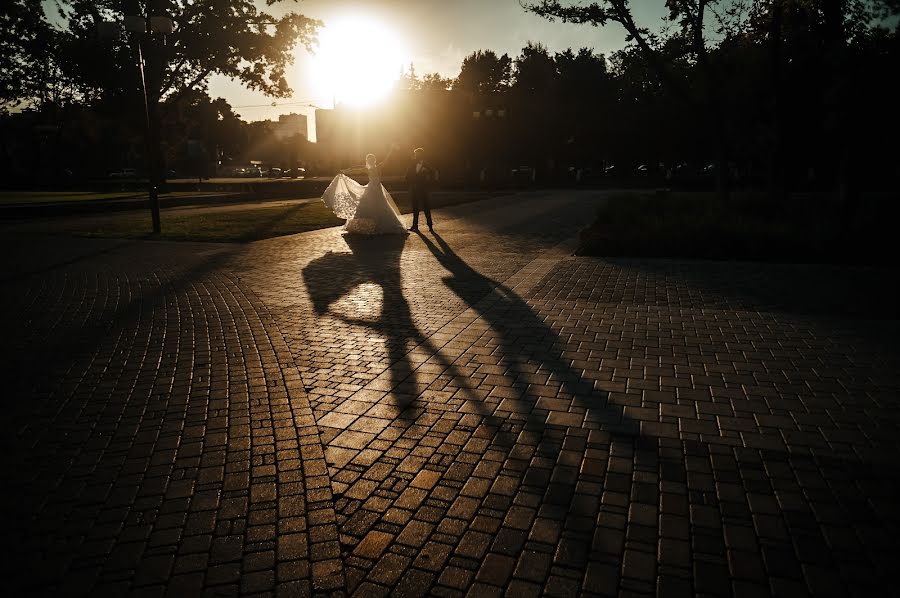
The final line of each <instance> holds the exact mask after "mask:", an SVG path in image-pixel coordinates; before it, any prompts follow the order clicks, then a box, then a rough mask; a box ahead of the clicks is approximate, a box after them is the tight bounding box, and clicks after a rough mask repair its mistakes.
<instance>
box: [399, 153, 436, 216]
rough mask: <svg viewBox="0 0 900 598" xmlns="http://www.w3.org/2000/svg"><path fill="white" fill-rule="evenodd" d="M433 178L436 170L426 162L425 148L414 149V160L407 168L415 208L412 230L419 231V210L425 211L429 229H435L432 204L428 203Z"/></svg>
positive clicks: (407, 180)
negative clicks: (432, 219)
mask: <svg viewBox="0 0 900 598" xmlns="http://www.w3.org/2000/svg"><path fill="white" fill-rule="evenodd" d="M433 179H434V170H433V169H432V168H431V166H430V165H429V164H428V163H427V162H425V150H424V149H422V148H421V147H420V148H418V149H416V150H415V151H413V161H412V162H411V163H410V165H409V168H407V169H406V183H407V184H408V185H409V195H410V197H411V198H412V209H413V223H412V226H411V227H409V230H411V231H414V232H418V231H419V210H424V211H425V221H426V222H427V223H428V230H434V229H433V228H432V226H431V206H429V205H428V187H429V185H430V184H431V181H432V180H433Z"/></svg>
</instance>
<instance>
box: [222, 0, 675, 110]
mask: <svg viewBox="0 0 900 598" xmlns="http://www.w3.org/2000/svg"><path fill="white" fill-rule="evenodd" d="M260 4H263V3H262V2H261V3H260ZM634 4H635V5H636V6H637V7H639V8H636V14H637V16H638V18H639V19H640V20H641V21H643V22H644V23H647V24H650V25H652V26H653V27H654V28H655V26H656V24H657V23H658V22H659V21H658V17H659V16H660V15H662V14H663V4H664V3H663V1H662V0H641V1H640V2H635V3H634ZM267 10H272V11H273V12H275V13H276V14H277V13H279V12H283V11H287V10H297V11H298V12H301V13H303V14H305V15H307V16H310V17H315V18H318V19H321V20H322V21H324V22H325V25H326V27H327V26H328V25H329V24H339V23H342V22H346V21H347V20H348V19H352V20H353V21H354V23H355V24H356V26H355V28H354V30H355V31H359V30H360V27H359V23H360V22H372V23H373V31H375V32H376V34H375V35H374V36H373V37H376V38H377V37H379V36H390V38H391V39H390V43H389V44H388V45H390V46H391V47H392V48H394V51H392V52H391V53H390V55H391V56H396V55H398V54H399V55H401V56H402V59H405V60H403V61H404V62H412V63H413V64H414V65H415V69H416V72H417V73H418V74H420V75H421V74H425V73H430V72H438V73H440V74H441V75H443V76H446V77H455V76H456V75H457V74H458V73H459V65H460V63H461V62H462V59H463V57H464V56H466V55H467V54H469V53H471V52H472V51H474V50H478V49H492V50H495V51H497V52H498V53H504V52H507V53H509V54H510V56H515V55H516V54H518V52H519V51H520V50H521V48H522V47H523V46H524V45H525V44H526V43H527V42H528V41H529V40H532V41H539V42H541V43H543V44H545V45H546V46H548V48H549V49H550V50H551V51H557V50H563V49H565V48H568V47H573V48H578V47H582V46H589V47H593V48H594V49H596V50H597V51H599V52H610V51H613V50H617V49H619V48H621V47H622V46H623V44H624V38H625V36H624V32H623V30H622V29H621V27H619V26H618V25H615V24H613V25H609V26H607V27H606V28H593V27H590V26H578V25H571V24H570V25H565V24H562V23H559V22H557V23H550V22H548V21H546V20H545V19H541V18H539V17H537V16H535V15H533V14H530V13H526V12H525V11H524V10H523V9H522V7H521V6H520V5H519V1H518V0H367V1H360V0H356V1H352V0H303V1H301V2H298V3H291V2H285V3H282V4H280V5H275V6H274V7H271V8H269V9H267ZM335 26H337V25H335ZM371 43H373V42H371V41H368V42H366V43H365V44H362V45H363V46H364V47H368V46H366V44H371ZM383 45H384V44H378V45H374V46H371V51H363V50H360V55H359V59H358V62H356V61H353V62H351V64H350V66H349V67H345V68H350V69H356V68H358V69H361V70H363V69H366V70H368V69H372V68H377V69H382V70H384V69H385V68H387V69H388V70H389V71H390V72H393V71H394V69H393V68H392V67H391V66H390V65H386V64H384V63H385V60H384V59H382V60H381V61H380V62H379V61H378V59H377V58H372V56H376V57H377V56H379V55H380V53H381V47H382V46H383ZM332 48H333V43H332ZM297 54H298V55H297V61H296V63H295V64H294V66H293V68H292V69H291V71H290V74H289V77H288V81H289V83H290V85H291V87H292V88H293V90H294V96H293V97H292V98H283V99H273V98H268V97H266V96H264V95H262V94H260V93H255V92H251V91H247V90H245V89H243V88H242V87H241V86H240V85H239V84H238V83H235V82H232V81H229V80H227V79H224V78H221V77H218V78H214V79H213V80H212V81H211V83H210V94H211V95H213V96H214V97H215V96H221V97H224V98H226V99H227V100H228V101H229V102H230V103H231V104H232V105H233V106H235V107H236V112H238V113H239V114H241V116H242V117H243V118H244V119H246V120H261V119H265V118H277V117H278V115H279V114H285V113H289V112H302V113H306V114H311V113H312V110H313V109H312V108H309V107H304V106H302V105H301V103H304V102H309V103H311V104H315V105H317V106H320V107H331V104H332V97H331V94H329V93H328V92H327V91H326V90H325V88H326V87H328V86H327V85H323V83H322V77H323V75H322V71H323V66H326V65H328V66H330V65H331V64H333V60H331V61H329V60H328V59H327V57H325V56H322V57H320V58H313V57H312V56H310V55H309V54H308V53H307V52H306V51H305V50H304V49H302V48H298V50H297ZM317 60H318V61H319V62H318V63H317V62H316V61H317ZM367 60H369V61H374V64H369V65H368V66H367ZM393 60H397V59H392V60H391V61H393ZM342 64H346V61H344V63H342ZM397 71H398V72H399V65H398V68H397ZM334 76H335V73H331V77H332V78H333V77H334ZM340 76H341V77H346V78H347V79H349V80H353V79H355V78H359V74H358V73H355V72H346V73H341V75H340ZM272 102H275V103H276V104H278V105H276V106H274V107H273V106H271V103H272Z"/></svg>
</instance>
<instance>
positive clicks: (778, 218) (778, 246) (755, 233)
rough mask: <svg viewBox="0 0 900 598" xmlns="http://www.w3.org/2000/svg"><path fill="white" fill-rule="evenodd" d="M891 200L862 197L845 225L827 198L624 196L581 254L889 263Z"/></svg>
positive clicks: (604, 213)
mask: <svg viewBox="0 0 900 598" xmlns="http://www.w3.org/2000/svg"><path fill="white" fill-rule="evenodd" d="M897 212H898V206H897V201H896V198H893V197H888V196H883V195H882V196H876V195H869V196H864V197H863V198H862V199H861V200H860V201H859V203H858V207H857V209H856V213H855V216H854V218H853V220H852V222H851V223H850V224H849V226H844V219H845V212H844V211H843V209H842V206H841V205H840V204H839V203H838V202H837V201H836V200H835V199H834V196H832V195H827V194H795V195H792V196H791V197H789V198H788V199H786V200H785V201H784V202H781V203H780V204H773V203H772V202H770V201H768V197H767V196H766V195H765V194H761V193H736V194H734V195H733V197H732V199H731V200H730V201H727V202H723V201H721V200H719V199H718V198H717V197H716V196H715V195H714V194H712V193H671V192H669V193H661V194H656V193H647V192H644V193H641V192H634V193H622V194H618V195H615V196H613V197H611V198H610V199H609V201H608V202H607V203H605V204H604V206H603V207H601V208H600V210H599V212H598V214H597V219H596V220H595V221H594V223H593V224H591V225H590V226H589V227H588V228H586V229H585V230H584V231H582V233H581V246H580V248H579V250H578V254H579V255H598V256H609V257H612V256H622V257H626V256H627V257H660V258H699V259H722V260H734V259H737V260H757V261H776V262H855V263H888V259H889V258H888V256H889V255H891V254H892V251H890V247H891V246H892V245H893V235H894V234H895V233H894V230H893V229H894V228H896V224H895V223H896V216H897Z"/></svg>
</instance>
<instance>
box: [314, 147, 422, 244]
mask: <svg viewBox="0 0 900 598" xmlns="http://www.w3.org/2000/svg"><path fill="white" fill-rule="evenodd" d="M392 153H393V150H391V154H392ZM391 154H388V157H387V158H385V159H384V161H383V162H382V163H381V164H378V163H377V162H376V160H375V155H374V154H369V155H367V156H366V166H365V171H363V169H355V170H347V171H341V173H340V174H339V175H337V176H336V177H334V180H332V181H331V184H330V185H328V188H327V189H326V190H325V193H324V194H323V195H322V201H323V202H325V205H326V206H328V208H329V209H331V211H332V212H334V214H335V216H337V217H338V218H346V219H347V222H345V223H344V231H345V232H347V233H356V234H361V235H387V234H392V233H395V234H408V233H407V232H406V227H405V226H404V225H403V223H402V222H401V221H400V210H398V209H397V204H395V203H394V200H393V199H392V198H391V194H390V193H388V192H387V189H385V188H384V185H382V184H381V169H382V167H383V166H384V164H386V163H387V161H388V160H389V159H390V155H391ZM345 172H360V173H361V172H367V173H368V175H369V184H368V185H365V186H363V185H360V184H359V183H357V182H356V181H354V180H353V179H351V178H350V177H349V176H347V175H346V174H345Z"/></svg>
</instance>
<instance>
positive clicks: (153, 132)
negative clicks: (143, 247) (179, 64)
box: [97, 0, 175, 233]
mask: <svg viewBox="0 0 900 598" xmlns="http://www.w3.org/2000/svg"><path fill="white" fill-rule="evenodd" d="M167 4H168V1H167V0H146V2H144V10H141V5H140V2H138V0H123V1H122V13H123V14H124V19H123V21H122V25H124V28H125V31H127V32H129V33H133V34H134V35H135V38H136V41H137V44H136V45H137V63H138V69H139V71H140V74H141V93H142V94H143V96H144V117H145V124H146V127H147V129H146V141H147V149H146V152H147V168H148V170H149V172H148V189H147V191H148V195H149V198H150V214H151V216H152V219H153V232H154V233H159V232H160V230H161V229H162V227H161V225H160V218H159V187H160V174H162V173H161V167H162V165H161V163H160V160H159V156H160V139H159V115H158V112H157V110H158V103H159V98H157V97H156V96H155V95H153V97H152V98H151V96H150V94H148V93H147V76H146V73H145V70H144V42H145V41H147V40H148V39H151V36H152V35H154V34H161V35H167V34H170V33H172V32H174V31H175V22H174V21H173V20H172V19H171V18H170V17H169V16H168V15H166V14H165V12H166V10H165V9H166V5H167ZM97 30H98V32H99V34H100V36H101V37H115V36H118V35H119V32H120V31H121V25H119V23H110V22H104V23H98V24H97Z"/></svg>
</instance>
